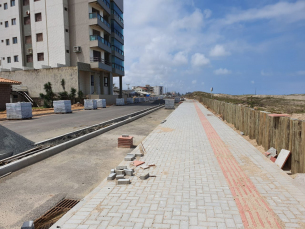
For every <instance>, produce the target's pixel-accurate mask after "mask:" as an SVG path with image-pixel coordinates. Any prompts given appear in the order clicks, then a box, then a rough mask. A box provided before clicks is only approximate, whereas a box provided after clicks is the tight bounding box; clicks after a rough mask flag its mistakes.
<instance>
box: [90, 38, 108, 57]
mask: <svg viewBox="0 0 305 229" xmlns="http://www.w3.org/2000/svg"><path fill="white" fill-rule="evenodd" d="M95 47H98V48H101V49H103V50H104V51H106V52H109V53H111V45H110V43H109V42H108V41H106V40H105V39H104V38H102V37H101V36H97V35H90V48H95Z"/></svg>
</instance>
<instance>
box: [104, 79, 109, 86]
mask: <svg viewBox="0 0 305 229" xmlns="http://www.w3.org/2000/svg"><path fill="white" fill-rule="evenodd" d="M104 87H108V78H107V77H105V78H104Z"/></svg>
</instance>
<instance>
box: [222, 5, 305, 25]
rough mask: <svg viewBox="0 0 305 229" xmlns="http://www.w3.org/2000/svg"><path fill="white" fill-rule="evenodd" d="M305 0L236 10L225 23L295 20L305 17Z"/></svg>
mask: <svg viewBox="0 0 305 229" xmlns="http://www.w3.org/2000/svg"><path fill="white" fill-rule="evenodd" d="M304 12H305V1H297V2H295V3H293V2H291V3H289V2H283V1H282V2H278V3H276V4H273V5H267V6H264V7H262V8H261V9H256V8H254V9H249V10H245V11H241V12H235V13H234V14H230V15H228V16H227V17H226V18H225V19H224V20H223V22H224V24H233V23H238V22H243V21H254V20H262V19H282V20H284V21H285V22H295V21H298V20H302V19H305V13H304Z"/></svg>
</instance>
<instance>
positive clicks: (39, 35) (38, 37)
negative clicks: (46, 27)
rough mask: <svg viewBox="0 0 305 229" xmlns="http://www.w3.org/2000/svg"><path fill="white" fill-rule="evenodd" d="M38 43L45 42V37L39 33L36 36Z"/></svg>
mask: <svg viewBox="0 0 305 229" xmlns="http://www.w3.org/2000/svg"><path fill="white" fill-rule="evenodd" d="M36 41H37V42H40V41H43V35H42V33H37V34H36Z"/></svg>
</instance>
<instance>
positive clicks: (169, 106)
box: [165, 99, 175, 109]
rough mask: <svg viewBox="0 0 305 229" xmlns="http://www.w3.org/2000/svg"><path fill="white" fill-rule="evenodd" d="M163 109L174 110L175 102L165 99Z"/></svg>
mask: <svg viewBox="0 0 305 229" xmlns="http://www.w3.org/2000/svg"><path fill="white" fill-rule="evenodd" d="M165 109H175V100H174V99H165Z"/></svg>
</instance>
